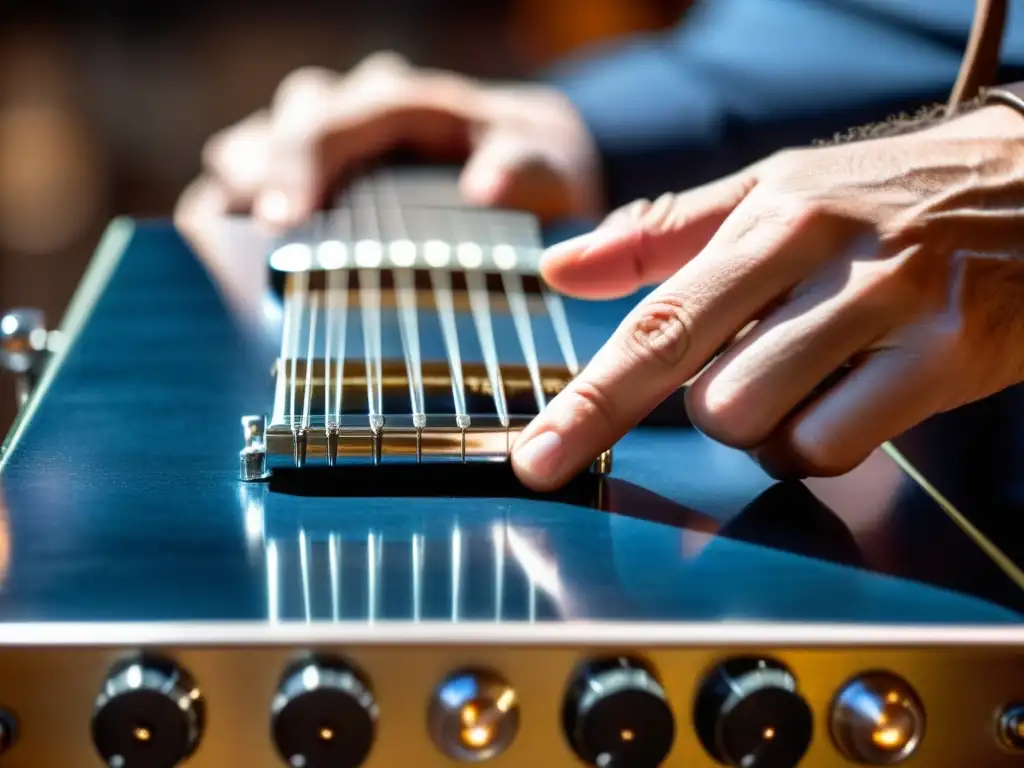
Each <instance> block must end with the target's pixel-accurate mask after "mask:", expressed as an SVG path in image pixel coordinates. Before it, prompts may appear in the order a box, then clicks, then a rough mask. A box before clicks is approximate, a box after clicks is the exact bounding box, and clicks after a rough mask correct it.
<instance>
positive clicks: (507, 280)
mask: <svg viewBox="0 0 1024 768" xmlns="http://www.w3.org/2000/svg"><path fill="white" fill-rule="evenodd" d="M501 284H502V285H503V286H504V288H505V297H506V298H507V299H508V306H509V310H510V311H511V312H512V322H513V323H514V324H515V327H516V336H518V337H519V346H520V347H522V349H523V357H525V358H526V368H527V370H528V371H529V372H530V382H531V383H532V384H533V396H534V398H535V399H536V401H537V412H538V413H539V412H540V411H542V410H544V406H545V405H547V398H546V397H545V396H544V387H543V386H542V385H541V382H540V366H539V365H538V364H537V346H536V344H535V343H534V341H533V328H532V327H531V325H530V307H529V306H528V305H527V303H526V291H525V290H523V279H522V278H521V277H520V276H519V275H518V273H514V272H503V273H502V275H501Z"/></svg>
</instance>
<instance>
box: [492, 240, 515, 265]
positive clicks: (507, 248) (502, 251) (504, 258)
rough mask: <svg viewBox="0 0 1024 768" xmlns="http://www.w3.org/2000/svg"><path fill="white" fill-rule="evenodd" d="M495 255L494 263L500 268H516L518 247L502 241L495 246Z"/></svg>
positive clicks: (493, 253)
mask: <svg viewBox="0 0 1024 768" xmlns="http://www.w3.org/2000/svg"><path fill="white" fill-rule="evenodd" d="M492 255H493V257H494V263H495V264H496V265H497V266H498V269H505V270H508V269H514V268H515V266H516V261H517V259H516V249H515V248H513V247H512V246H511V245H509V244H508V243H502V244H500V245H496V246H494V251H493V252H492Z"/></svg>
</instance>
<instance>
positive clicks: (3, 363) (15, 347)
mask: <svg viewBox="0 0 1024 768" xmlns="http://www.w3.org/2000/svg"><path fill="white" fill-rule="evenodd" d="M58 339H59V333H58V332H56V331H54V332H52V333H51V332H48V331H47V330H46V322H45V318H44V316H43V312H42V310H39V309H28V308H23V309H12V310H11V311H10V312H7V313H5V314H4V316H3V318H2V319H0V370H3V371H6V372H7V373H9V374H12V375H13V376H14V381H15V387H16V393H17V397H18V406H19V407H21V406H23V405H24V404H25V403H26V402H27V401H28V397H29V395H30V394H31V393H32V389H33V388H34V387H35V385H36V381H37V379H38V377H39V374H40V372H41V371H42V366H43V362H44V361H45V359H46V353H47V352H50V351H54V348H55V345H56V342H57V341H58Z"/></svg>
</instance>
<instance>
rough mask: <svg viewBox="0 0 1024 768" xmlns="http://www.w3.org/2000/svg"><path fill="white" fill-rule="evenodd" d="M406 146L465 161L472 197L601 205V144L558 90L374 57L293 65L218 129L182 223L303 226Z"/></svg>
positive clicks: (546, 208) (589, 208)
mask: <svg viewBox="0 0 1024 768" xmlns="http://www.w3.org/2000/svg"><path fill="white" fill-rule="evenodd" d="M397 148H409V149H412V150H413V151H415V152H416V153H417V154H418V155H422V156H423V157H424V158H425V159H431V160H433V159H436V160H442V159H444V160H452V159H459V160H466V161H467V162H466V164H465V166H464V168H463V171H462V175H461V179H460V186H461V190H462V193H463V194H464V196H465V197H466V198H467V200H468V201H469V202H472V203H476V204H482V205H501V206H505V207H511V208H520V209H524V210H529V211H532V212H534V213H536V214H538V215H539V216H541V217H542V218H544V219H553V218H567V217H573V216H577V217H594V216H597V215H599V214H601V213H602V210H601V208H602V203H601V201H602V199H603V194H602V190H601V187H600V185H601V182H600V178H599V176H600V171H599V160H598V157H597V153H596V150H595V148H594V144H593V141H592V139H591V137H590V135H589V133H588V131H587V129H586V127H585V126H584V124H583V122H582V120H581V119H580V118H579V116H578V115H577V114H576V112H575V110H574V109H573V107H572V106H571V105H570V103H569V102H568V100H566V99H565V98H564V97H563V96H562V95H561V94H559V93H558V92H557V91H555V90H554V89H552V88H548V87H545V86H538V85H526V84H512V85H504V84H503V85H485V84H483V83H480V82H477V81H474V80H471V79H468V78H465V77H462V76H460V75H456V74H452V73H449V72H440V71H434V70H425V69H416V68H414V67H412V66H410V65H409V64H408V63H406V62H405V61H404V60H403V59H401V58H400V57H398V56H395V55H392V54H376V55H374V56H371V57H369V58H367V59H366V60H364V61H363V62H362V63H361V64H360V65H358V66H357V67H356V68H355V69H353V70H352V71H351V72H348V73H345V74H337V73H333V72H330V71H327V70H322V69H301V70H298V71H296V72H294V73H292V74H291V75H289V76H288V77H287V78H285V80H284V81H283V82H282V83H281V85H280V86H279V87H278V90H277V94H276V96H275V98H274V101H273V104H272V106H271V107H270V109H269V110H264V111H260V112H257V113H255V114H253V115H251V116H249V117H248V118H246V119H244V120H242V121H241V122H240V123H238V124H236V125H234V126H232V127H230V128H228V129H226V130H224V131H222V132H221V133H219V134H217V135H215V136H214V137H212V138H211V139H210V140H209V141H208V142H207V144H206V146H205V148H204V151H203V165H204V171H205V172H204V174H203V175H202V176H201V177H200V178H199V179H197V180H196V181H195V182H194V183H193V184H192V185H191V186H190V187H189V188H188V189H187V190H186V191H185V193H184V194H183V195H182V197H181V199H180V200H179V203H178V206H177V210H176V212H175V219H176V221H177V223H178V224H179V226H180V227H181V228H182V229H183V230H184V231H185V233H186V234H189V233H190V232H191V231H192V230H194V229H195V228H196V227H197V226H199V225H200V224H201V222H202V221H209V220H210V219H211V218H214V217H218V216H221V215H223V214H227V213H251V214H252V215H253V216H254V218H255V219H257V220H258V221H260V222H262V223H264V224H266V225H270V226H271V227H272V228H274V229H281V228H286V227H289V226H293V225H295V224H298V223H300V222H302V221H303V220H304V219H306V218H307V217H308V216H310V215H311V214H312V213H313V212H314V211H315V210H316V209H318V208H320V207H322V205H323V204H324V203H325V202H326V197H327V195H328V194H329V193H330V192H332V191H333V189H334V187H335V185H336V183H337V182H338V180H339V179H340V178H342V177H343V176H344V174H345V173H346V171H349V170H351V169H352V168H353V167H355V166H356V165H358V164H359V163H361V162H363V161H367V160H373V159H374V158H376V157H379V156H381V155H382V154H385V153H387V152H389V151H390V150H392V149H397Z"/></svg>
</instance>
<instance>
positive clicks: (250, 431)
mask: <svg viewBox="0 0 1024 768" xmlns="http://www.w3.org/2000/svg"><path fill="white" fill-rule="evenodd" d="M266 431H267V417H266V416H243V417H242V434H243V435H244V437H245V447H244V448H242V450H241V452H240V453H239V464H240V470H241V477H242V481H243V482H246V483H252V482H256V481H257V480H266V479H267V478H268V477H269V476H270V474H269V473H268V472H267V443H266Z"/></svg>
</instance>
